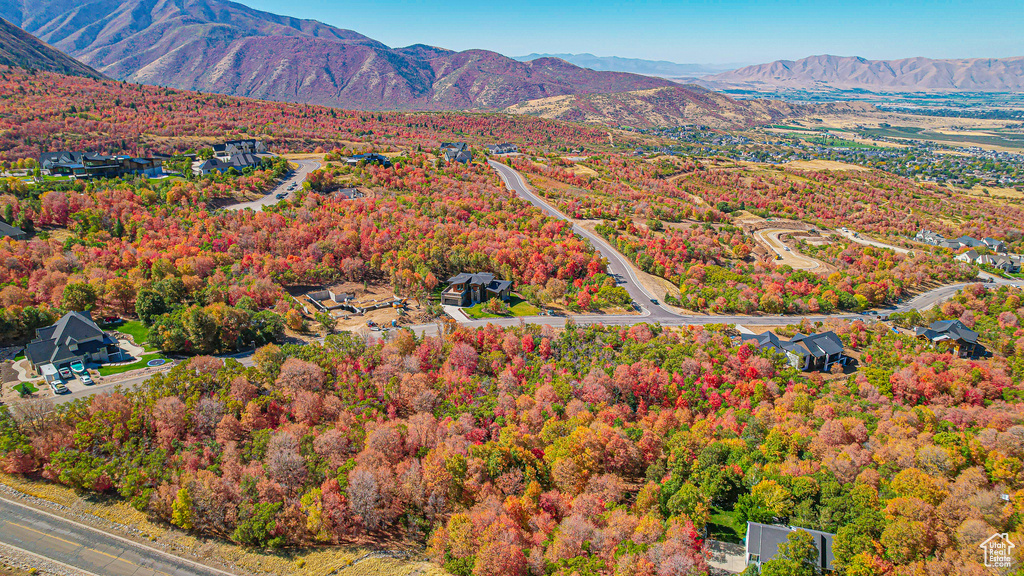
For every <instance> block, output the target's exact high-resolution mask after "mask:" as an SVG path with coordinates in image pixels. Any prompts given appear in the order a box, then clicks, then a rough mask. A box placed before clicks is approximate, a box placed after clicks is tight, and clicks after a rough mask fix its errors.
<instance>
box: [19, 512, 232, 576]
mask: <svg viewBox="0 0 1024 576" xmlns="http://www.w3.org/2000/svg"><path fill="white" fill-rule="evenodd" d="M0 542H3V543H5V544H7V545H9V546H13V547H15V548H19V549H21V550H25V551H28V552H31V553H33V554H37V555H39V556H43V557H45V558H50V559H53V560H56V561H58V562H62V563H64V564H67V565H69V566H72V567H74V568H77V569H79V570H82V571H84V572H86V573H87V574H95V575H97V576H225V575H228V574H230V573H228V572H224V571H221V570H217V569H215V568H210V567H208V566H204V565H202V564H198V563H195V562H191V561H189V560H185V559H184V558H179V557H177V556H173V555H171V554H167V553H164V552H161V551H159V550H157V549H155V548H150V547H148V546H145V545H142V544H139V543H136V542H133V541H131V540H128V539H126V538H121V537H119V536H115V535H113V534H108V533H106V532H103V531H101V530H97V529H95V528H92V527H89V526H86V525H84V524H79V523H77V522H74V521H72V520H68V519H66V518H61V517H59V516H55V515H53V514H49V513H47V512H43V511H40V510H37V509H35V508H31V507H29V506H26V505H24V504H21V503H18V502H15V501H13V500H8V499H6V498H0Z"/></svg>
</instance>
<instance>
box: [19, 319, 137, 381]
mask: <svg viewBox="0 0 1024 576" xmlns="http://www.w3.org/2000/svg"><path fill="white" fill-rule="evenodd" d="M120 354H121V348H120V347H119V346H118V344H117V340H116V339H115V338H114V337H113V336H112V335H111V334H110V333H109V332H104V331H103V330H101V329H100V327H99V326H97V325H96V323H95V322H93V320H92V315H91V314H90V313H89V312H68V313H67V314H65V315H64V316H63V317H62V318H61V319H60V320H58V321H57V323H56V324H53V325H52V326H47V327H45V328H37V329H36V337H35V340H32V341H31V342H29V343H28V345H26V346H25V357H26V358H27V359H28V361H29V362H31V363H32V367H33V368H34V369H35V370H36V372H38V373H40V374H45V373H52V372H53V370H52V368H62V367H66V366H67V365H69V364H71V363H72V362H74V361H76V360H77V361H79V362H82V363H87V362H92V363H96V364H102V363H105V362H109V361H110V359H111V358H112V357H114V358H119V357H120ZM48 365H50V366H51V370H44V367H45V366H48Z"/></svg>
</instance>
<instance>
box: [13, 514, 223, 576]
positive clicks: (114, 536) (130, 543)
mask: <svg viewBox="0 0 1024 576" xmlns="http://www.w3.org/2000/svg"><path fill="white" fill-rule="evenodd" d="M0 502H5V503H7V504H10V505H12V506H17V507H19V508H24V509H25V510H28V511H29V512H32V513H34V514H40V515H42V516H49V517H50V518H53V519H55V520H58V521H60V522H65V523H67V524H70V525H72V526H75V527H77V528H82V529H85V530H88V531H90V532H94V533H96V534H99V535H101V536H103V537H105V538H110V539H113V540H117V541H119V542H123V543H125V544H128V546H129V547H135V548H137V549H140V550H145V551H147V552H150V553H153V554H156V555H157V556H159V557H162V558H168V559H170V560H171V561H174V562H180V563H182V564H186V565H188V566H192V567H195V568H198V569H200V570H205V571H208V572H211V573H216V574H222V575H223V576H236V575H235V574H232V573H230V572H225V571H224V570H220V569H217V568H213V567H211V566H207V565H206V564H200V563H199V562H195V561H193V560H189V559H188V558H183V557H181V556H175V555H174V554H170V553H168V552H164V551H163V550H158V549H156V548H153V547H152V546H146V545H145V544H141V543H139V542H135V541H133V540H129V539H127V538H124V537H122V536H118V535H117V534H111V533H109V532H104V531H103V530H100V529H99V528H93V527H92V526H89V525H87V524H82V523H80V522H76V521H74V520H71V519H68V518H64V517H62V516H58V515H56V514H51V513H49V512H46V511H44V510H40V509H38V508H33V507H31V506H28V505H26V504H22V503H21V502H15V501H14V500H9V499H7V498H4V497H2V496H0ZM149 569H150V570H153V571H156V569H154V568H149Z"/></svg>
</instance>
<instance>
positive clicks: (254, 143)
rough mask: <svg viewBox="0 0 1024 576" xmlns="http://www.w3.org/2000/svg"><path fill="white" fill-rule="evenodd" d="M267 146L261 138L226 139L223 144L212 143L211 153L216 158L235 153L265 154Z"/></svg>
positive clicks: (227, 156) (226, 156)
mask: <svg viewBox="0 0 1024 576" xmlns="http://www.w3.org/2000/svg"><path fill="white" fill-rule="evenodd" d="M266 152H267V147H266V146H265V145H264V144H263V141H262V140H256V139H255V138H249V139H246V140H227V141H226V142H224V143H223V144H214V145H213V155H214V156H216V157H218V158H229V157H231V156H234V155H235V154H265V153H266Z"/></svg>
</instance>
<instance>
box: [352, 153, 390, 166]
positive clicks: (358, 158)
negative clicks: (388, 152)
mask: <svg viewBox="0 0 1024 576" xmlns="http://www.w3.org/2000/svg"><path fill="white" fill-rule="evenodd" d="M360 162H365V163H367V164H380V165H381V166H383V167H385V168H389V167H390V166H391V160H389V159H388V157H387V156H385V155H383V154H377V153H375V152H369V153H367V154H356V155H355V156H349V157H348V158H346V159H345V163H346V164H348V165H350V166H355V165H356V164H359V163H360Z"/></svg>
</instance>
